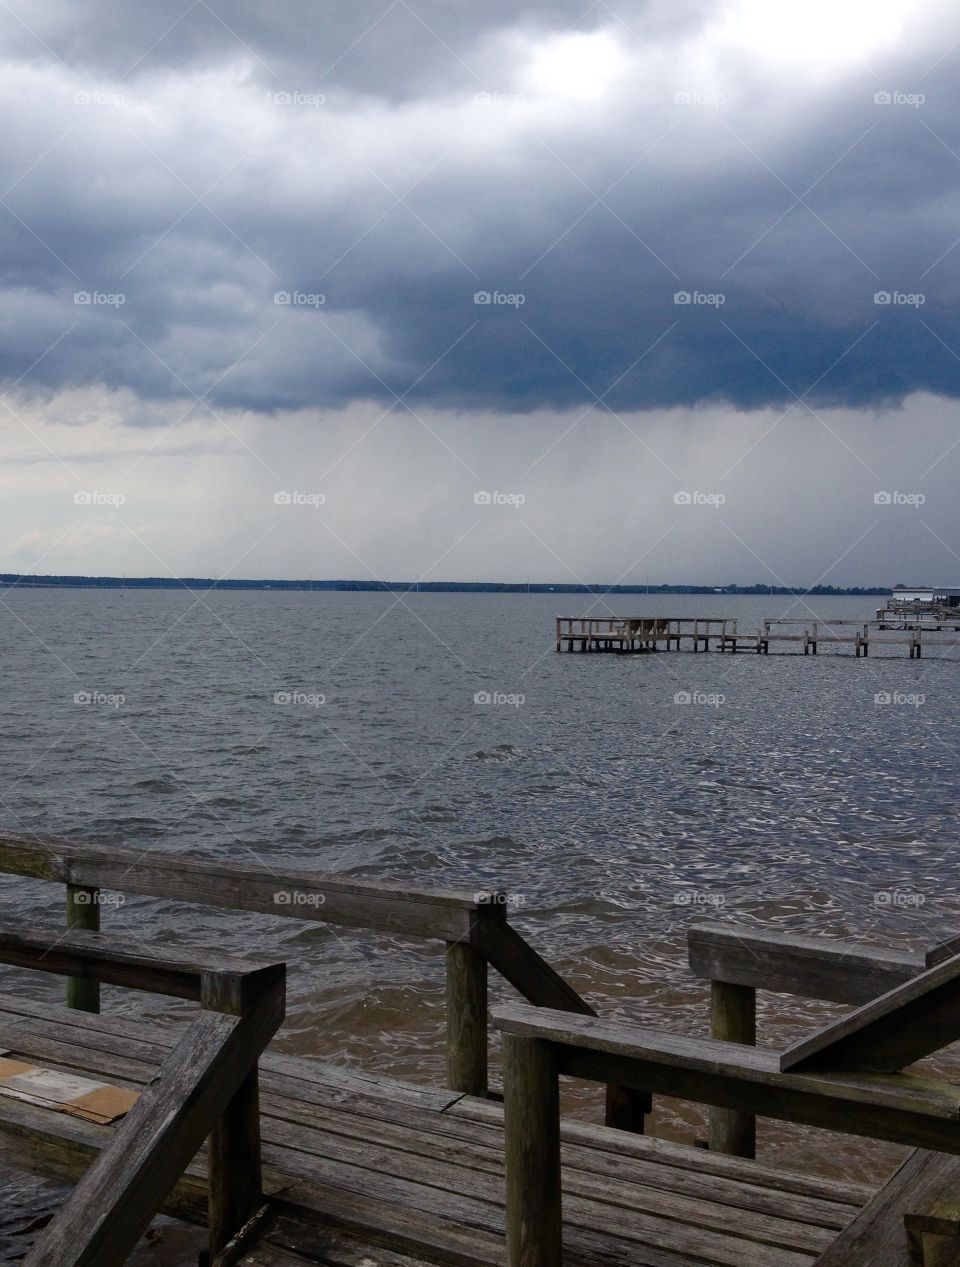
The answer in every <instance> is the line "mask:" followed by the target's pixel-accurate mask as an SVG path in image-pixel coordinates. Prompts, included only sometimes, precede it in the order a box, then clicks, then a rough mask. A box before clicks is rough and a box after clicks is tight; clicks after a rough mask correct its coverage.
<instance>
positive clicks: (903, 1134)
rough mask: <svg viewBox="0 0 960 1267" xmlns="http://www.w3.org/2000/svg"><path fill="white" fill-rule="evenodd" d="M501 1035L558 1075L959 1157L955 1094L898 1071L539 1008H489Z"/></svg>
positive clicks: (959, 1099) (959, 1108)
mask: <svg viewBox="0 0 960 1267" xmlns="http://www.w3.org/2000/svg"><path fill="white" fill-rule="evenodd" d="M493 1017H494V1020H495V1021H496V1023H497V1024H498V1025H499V1026H500V1027H501V1028H502V1029H503V1030H504V1032H505V1033H515V1034H519V1035H522V1036H530V1037H539V1038H542V1039H545V1040H547V1041H548V1042H550V1043H552V1044H554V1047H555V1049H556V1053H557V1061H558V1064H559V1068H560V1072H561V1073H566V1074H570V1075H572V1076H573V1077H578V1078H588V1079H593V1080H595V1081H597V1082H616V1083H618V1084H620V1085H624V1086H630V1085H634V1086H637V1087H640V1088H643V1089H646V1088H648V1087H649V1088H650V1089H651V1090H652V1091H653V1093H654V1094H655V1095H656V1094H662V1095H670V1096H676V1097H677V1098H679V1099H687V1100H693V1101H695V1102H699V1103H703V1104H715V1105H719V1106H721V1107H723V1108H730V1109H738V1110H740V1111H741V1112H753V1113H756V1114H757V1115H758V1116H761V1117H772V1118H777V1119H779V1120H781V1121H788V1122H802V1123H806V1124H807V1125H810V1126H824V1127H827V1128H829V1129H831V1130H837V1131H844V1132H846V1133H847V1134H850V1135H864V1136H868V1137H870V1138H873V1139H885V1140H889V1141H890V1142H892V1143H898V1144H910V1145H912V1146H914V1147H925V1148H930V1147H932V1148H937V1149H940V1150H941V1151H943V1152H950V1153H960V1088H958V1087H955V1086H953V1085H952V1084H951V1083H948V1082H939V1081H935V1080H932V1079H925V1078H914V1077H909V1076H907V1075H904V1074H893V1075H885V1076H880V1075H877V1074H862V1073H813V1072H806V1071H803V1072H800V1071H797V1072H788V1073H784V1072H782V1071H781V1070H780V1068H779V1059H778V1056H777V1053H776V1052H767V1051H762V1050H759V1049H757V1048H753V1047H741V1046H738V1045H736V1044H732V1043H720V1042H717V1041H716V1040H715V1039H707V1038H699V1039H698V1038H689V1037H686V1036H683V1035H676V1034H662V1033H659V1032H657V1031H656V1030H647V1029H642V1028H640V1027H639V1026H633V1025H623V1024H616V1023H613V1022H610V1021H601V1020H598V1019H595V1018H591V1017H579V1016H576V1017H575V1016H569V1015H568V1014H565V1013H561V1012H555V1011H547V1010H546V1009H542V1008H529V1007H524V1006H520V1005H517V1006H513V1007H500V1008H496V1009H494V1011H493Z"/></svg>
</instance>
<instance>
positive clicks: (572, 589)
mask: <svg viewBox="0 0 960 1267" xmlns="http://www.w3.org/2000/svg"><path fill="white" fill-rule="evenodd" d="M0 585H2V586H3V587H5V588H7V589H10V588H16V589H109V590H144V589H153V590H176V589H189V590H211V589H217V590H278V591H281V592H290V591H294V592H299V591H303V592H307V593H312V592H313V591H316V592H317V593H329V592H348V593H349V592H355V593H369V592H374V593H401V594H405V593H421V594H717V595H723V596H724V597H727V598H729V597H737V596H740V595H751V596H756V595H762V594H781V595H787V596H790V595H799V596H802V595H808V594H811V595H817V596H820V597H827V596H830V595H836V596H838V597H843V596H854V597H856V596H860V597H869V596H877V595H879V596H884V595H888V594H889V593H890V592H891V587H890V586H889V585H874V586H833V585H815V586H813V587H812V588H809V589H808V588H804V587H803V586H797V587H791V586H785V585H723V586H717V585H571V584H556V585H551V584H550V583H549V582H530V583H526V582H520V583H511V582H501V581H350V580H345V581H314V580H307V581H281V580H231V579H225V580H216V579H214V578H212V577H195V576H184V577H164V576H133V577H131V576H126V577H124V576H55V575H50V576H33V575H31V574H25V573H17V572H0Z"/></svg>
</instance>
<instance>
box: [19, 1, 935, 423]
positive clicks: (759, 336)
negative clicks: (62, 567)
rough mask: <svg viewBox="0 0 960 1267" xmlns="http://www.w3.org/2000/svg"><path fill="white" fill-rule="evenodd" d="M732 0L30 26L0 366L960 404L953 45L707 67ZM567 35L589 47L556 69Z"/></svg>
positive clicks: (158, 392)
mask: <svg viewBox="0 0 960 1267" xmlns="http://www.w3.org/2000/svg"><path fill="white" fill-rule="evenodd" d="M721 10H722V6H719V5H713V6H704V5H701V6H694V5H688V6H674V7H669V6H666V5H659V6H656V5H650V6H646V7H644V6H636V7H634V8H632V9H629V10H626V9H624V10H621V11H620V12H619V13H618V14H614V13H613V11H612V10H611V9H609V8H607V7H606V6H601V7H599V8H595V9H592V10H590V11H589V13H588V15H587V16H586V17H584V16H583V11H582V10H581V9H579V8H578V7H575V6H572V5H571V6H569V7H564V6H562V5H561V6H554V5H551V6H550V7H549V9H547V8H544V9H543V10H537V9H535V8H533V7H529V8H526V9H521V10H517V9H515V8H514V7H512V6H507V5H501V6H497V5H493V6H483V8H482V9H478V8H476V7H468V6H462V7H461V6H451V5H444V4H439V3H438V4H436V5H432V6H424V5H418V6H416V9H415V10H414V8H412V7H410V6H408V5H406V4H404V3H401V4H396V5H393V6H391V7H386V6H385V7H384V8H378V7H377V6H370V7H365V6H361V7H359V8H350V9H349V10H348V9H347V8H346V6H343V7H342V8H341V11H340V12H339V14H335V15H334V16H333V17H330V16H328V14H327V13H326V11H324V13H323V14H322V15H321V16H319V17H318V14H317V9H316V6H313V5H306V4H302V5H284V6H280V7H279V8H278V9H277V11H274V10H273V9H270V8H267V7H266V6H262V5H254V4H240V5H234V6H231V7H230V9H229V12H227V11H221V10H220V9H218V8H217V7H215V6H209V5H207V4H204V3H198V4H193V5H189V6H188V5H186V4H182V3H181V4H179V5H163V4H160V5H155V6H142V7H137V8H136V9H135V10H131V7H130V6H128V5H121V4H119V3H118V4H102V5H96V6H89V7H87V8H84V9H83V10H78V9H77V8H76V7H75V6H66V5H63V6H60V5H56V4H51V5H47V6H45V7H44V8H43V9H42V10H41V12H40V14H39V16H38V15H37V14H36V13H33V12H31V13H29V14H28V13H27V11H24V14H23V16H24V21H25V22H26V21H29V23H30V27H31V28H32V29H31V30H28V29H27V27H26V26H24V25H18V24H16V23H13V22H12V21H11V22H10V25H9V28H8V31H7V35H8V44H7V49H8V52H7V56H8V59H9V64H8V74H7V76H6V79H5V84H4V88H3V97H4V104H5V117H6V119H7V124H6V126H5V129H4V131H5V136H4V141H3V152H2V160H0V161H2V167H0V177H2V184H3V188H4V191H5V192H4V193H3V202H2V207H0V216H2V219H0V264H2V278H3V286H4V295H3V300H4V306H3V316H2V324H0V334H2V339H0V374H2V375H3V376H4V378H6V379H8V380H16V379H20V378H21V377H22V378H23V380H24V382H23V384H22V386H23V385H33V386H36V387H37V388H48V389H55V388H57V387H60V386H63V385H73V384H83V383H91V382H104V383H106V384H107V385H109V386H127V387H131V388H133V389H134V390H135V391H137V392H138V393H139V394H140V395H141V396H144V397H153V398H163V397H168V396H169V397H181V396H185V395H186V396H187V397H189V396H190V395H191V394H193V395H196V396H201V397H203V398H204V399H205V400H206V401H209V402H210V403H211V404H213V405H224V406H232V407H243V408H253V409H257V410H273V409H280V408H298V407H301V406H307V405H312V404H318V403H319V404H339V403H342V402H344V401H346V400H350V399H355V398H365V397H373V398H376V399H379V400H383V401H385V402H390V401H391V400H393V399H394V396H395V395H400V396H402V395H404V394H405V393H407V392H409V393H410V394H409V397H408V399H409V400H410V402H415V401H423V400H429V401H430V402H431V403H433V404H435V405H444V406H448V407H467V406H471V407H483V408H493V409H501V410H511V411H523V410H526V409H533V408H538V407H542V406H548V405H553V406H568V405H572V404H580V403H582V404H583V405H584V406H586V405H588V404H590V403H591V402H592V401H595V400H596V398H598V397H600V398H603V400H604V402H605V403H606V404H608V405H610V406H611V407H613V408H617V409H625V408H637V407H653V406H660V405H670V404H677V403H683V404H687V403H693V402H697V401H703V400H712V399H715V400H721V399H726V400H729V401H732V402H733V403H734V404H736V405H738V406H747V407H750V406H760V405H764V404H770V403H781V404H788V403H790V402H791V401H793V400H795V397H797V396H800V397H802V396H805V395H806V393H808V392H809V396H807V399H808V401H809V403H811V404H813V405H819V404H824V403H832V404H853V405H861V404H866V403H869V402H878V401H884V400H888V399H898V398H900V397H902V396H903V395H905V394H907V393H909V392H911V391H915V390H919V389H927V390H931V391H935V392H941V393H945V394H948V395H952V396H956V395H958V394H960V338H958V336H957V328H958V322H957V316H958V303H960V271H958V270H960V248H957V249H956V250H954V249H953V248H954V246H955V244H956V242H957V239H958V238H960V214H958V213H960V197H958V193H957V190H958V178H960V157H958V156H960V122H958V120H960V114H958V111H957V108H956V107H957V97H958V95H960V89H958V88H957V87H956V75H955V57H954V56H953V55H947V56H945V57H943V58H942V59H941V60H940V61H939V63H938V64H936V65H934V64H933V63H934V62H935V59H936V58H937V56H938V52H939V51H940V50H942V49H949V46H950V44H951V42H952V40H953V39H955V38H956V35H957V33H958V32H957V31H956V30H954V29H953V26H951V24H950V21H948V20H947V18H946V17H944V16H943V14H942V13H941V12H940V11H939V10H936V9H935V8H933V7H931V6H928V7H927V9H926V10H925V19H924V22H923V24H922V26H921V27H918V28H917V29H916V30H915V31H914V32H913V37H912V43H911V42H907V44H905V46H904V48H903V49H902V50H901V51H900V52H898V54H897V55H896V56H893V55H891V54H890V53H889V52H887V53H884V54H883V55H880V54H878V55H877V56H876V57H874V58H873V59H872V60H871V61H870V63H869V64H868V65H860V64H858V65H856V66H855V68H852V69H851V68H846V69H843V70H837V71H835V72H834V73H833V74H832V75H829V76H824V77H821V78H818V77H816V76H814V77H812V78H811V77H810V76H809V74H808V73H807V70H806V68H804V67H803V66H802V65H798V64H796V63H790V62H789V61H785V62H784V64H783V66H782V68H780V69H778V70H775V71H771V70H770V68H769V67H765V66H764V65H762V64H759V65H758V64H757V63H754V62H750V61H749V59H747V58H746V57H737V56H734V55H733V54H729V55H728V56H727V57H726V60H725V61H723V62H722V64H721V65H720V67H719V71H718V70H717V69H716V68H714V70H713V71H707V70H704V69H703V64H702V59H701V61H699V62H698V61H697V59H696V57H694V56H692V54H691V52H690V50H691V49H693V50H694V51H696V48H697V40H698V38H699V36H698V34H697V32H698V29H699V28H698V24H699V23H703V22H704V21H705V20H706V19H707V18H708V17H710V18H713V19H716V17H717V15H718V13H720V12H721ZM181 14H182V15H183V16H182V17H181V16H180V15H181ZM370 28H372V29H370ZM571 30H572V31H574V32H577V33H580V34H582V35H585V36H587V37H590V38H594V39H596V40H598V41H600V42H599V43H598V44H597V45H595V46H594V45H591V44H589V43H587V44H584V45H578V44H575V43H574V44H573V45H571V46H570V50H571V51H570V52H569V55H568V56H567V60H566V61H564V60H563V58H562V57H560V59H559V60H557V56H556V53H557V48H558V47H559V46H558V44H557V41H562V40H564V39H569V33H570V31H571ZM704 30H705V31H706V28H704ZM703 38H704V40H708V38H709V35H708V33H707V34H704V37H703ZM604 41H606V42H604ZM544 49H546V50H547V54H548V56H553V58H554V60H553V62H552V63H551V64H550V66H548V71H549V72H550V73H549V74H548V75H547V78H546V81H544V77H543V74H542V73H541V72H542V69H543V68H542V66H541V67H540V70H538V69H537V67H538V63H537V58H538V56H540V55H541V53H542V50H544ZM551 50H552V52H551ZM561 52H562V48H561ZM597 56H599V57H600V58H601V63H602V61H603V58H606V59H607V61H608V62H610V66H609V67H608V70H607V72H604V74H606V79H608V80H609V84H607V83H606V82H604V83H601V84H599V87H597V85H595V84H593V83H592V78H597V76H598V75H599V77H600V79H604V74H601V73H600V72H599V71H597V70H596V68H595V67H591V59H592V58H596V57H597ZM618 59H619V62H618ZM531 64H532V65H533V70H531ZM697 67H699V69H697ZM600 71H603V65H601V67H600ZM538 75H539V76H540V77H539V78H538ZM594 88H596V91H594ZM568 90H569V91H568ZM883 92H889V93H891V94H897V93H899V94H901V95H907V96H909V95H910V94H914V95H916V94H917V93H921V95H922V96H923V97H924V98H925V100H924V101H923V102H922V103H913V104H911V103H910V102H908V101H901V100H899V98H897V99H895V100H893V101H891V102H884V101H882V100H881V101H880V102H875V100H874V97H875V94H877V93H883ZM678 94H679V99H678ZM321 96H322V97H323V100H322V101H321V100H320V97H321ZM718 97H722V98H723V100H722V102H720V101H718V100H717V98H718ZM807 191H809V192H807ZM798 196H801V197H802V200H801V201H798V200H797V199H798ZM478 292H479V293H481V294H490V295H493V296H496V297H499V298H500V299H501V300H503V302H496V301H494V302H491V303H476V302H475V294H477V293H478ZM878 292H880V293H881V294H889V295H890V296H892V299H891V302H890V303H887V304H884V303H877V302H875V295H876V294H877V293H878ZM677 293H681V294H689V295H690V296H691V301H690V302H689V303H682V302H681V303H678V302H676V301H675V295H677ZM288 296H289V298H290V302H283V300H284V299H285V297H288ZM320 297H322V298H320ZM504 297H506V298H505V299H504ZM911 297H913V298H911Z"/></svg>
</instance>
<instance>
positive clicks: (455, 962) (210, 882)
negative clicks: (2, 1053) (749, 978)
mask: <svg viewBox="0 0 960 1267" xmlns="http://www.w3.org/2000/svg"><path fill="white" fill-rule="evenodd" d="M3 872H7V873H9V874H12V875H19V876H24V877H29V878H32V879H37V880H47V881H51V882H54V883H57V884H63V885H65V886H66V907H67V924H68V927H70V928H82V929H85V930H88V931H96V930H99V928H100V912H101V908H102V902H101V900H100V895H101V891H102V890H109V891H113V892H118V893H132V894H139V895H141V896H146V897H156V898H168V899H174V900H177V901H181V902H187V903H190V902H195V903H199V904H201V905H207V906H215V907H219V908H221V909H229V910H242V911H251V912H259V913H266V914H270V915H276V916H280V917H284V918H293V919H300V920H307V921H311V922H320V923H328V924H336V925H341V926H344V927H348V928H354V929H363V930H368V931H373V932H379V933H389V934H395V935H397V936H403V937H411V938H415V939H420V938H424V939H427V940H431V941H437V942H441V943H443V945H444V947H445V958H446V1024H447V1032H446V1060H447V1082H448V1085H449V1087H450V1089H451V1090H452V1091H459V1092H463V1093H464V1094H467V1095H478V1096H485V1095H487V1094H488V1092H489V1081H488V1050H489V1038H490V1036H489V1017H488V1007H487V986H488V969H489V968H493V969H495V970H496V971H497V972H498V973H499V974H500V975H501V976H502V977H503V978H504V979H505V980H506V981H508V982H509V984H510V985H512V986H513V987H514V988H515V989H516V990H517V991H518V992H519V993H520V994H521V995H522V996H523V998H524V999H526V1000H527V1002H529V1003H533V1004H534V1005H536V1006H538V1007H548V1008H552V1009H557V1010H560V1011H565V1012H574V1013H578V1014H580V1015H583V1016H594V1015H596V1013H595V1011H594V1009H593V1008H592V1007H591V1005H590V1004H589V1003H588V1002H587V1001H586V1000H585V999H584V998H582V997H581V996H580V994H578V993H577V991H576V990H575V989H574V988H573V986H571V985H570V984H569V983H568V982H567V981H565V980H564V979H563V977H562V976H560V974H559V973H558V972H556V971H555V970H554V969H553V968H552V967H551V966H550V965H549V964H548V963H547V962H546V961H545V960H544V959H543V958H542V957H541V956H540V955H539V954H538V953H537V952H536V950H535V949H534V948H533V947H532V946H531V945H530V943H529V942H527V941H526V940H525V939H524V938H523V937H522V936H521V934H520V933H519V932H517V930H516V929H515V928H513V927H512V926H511V924H510V923H509V920H508V918H507V907H508V902H509V895H508V894H507V893H505V892H502V891H498V890H484V891H481V892H476V893H461V892H456V891H448V890H439V889H433V890H429V889H419V888H412V887H410V886H408V885H404V884H399V883H370V882H367V881H361V880H351V879H335V878H333V877H330V876H326V875H318V874H316V873H311V872H304V871H291V872H283V871H280V870H274V869H273V868H271V869H267V868H265V867H262V868H258V867H243V866H234V865H223V864H218V863H214V862H206V861H202V860H200V859H195V858H187V857H183V856H182V855H179V854H172V853H165V852H161V851H159V850H156V849H149V850H147V851H145V852H143V851H140V852H136V853H134V852H132V851H126V850H122V849H116V848H107V847H104V846H97V845H85V844H74V843H72V842H67V841H63V840H50V839H39V838H33V837H25V836H16V835H9V834H7V835H0V873H3ZM67 1001H68V1004H69V1005H70V1006H73V1007H78V1008H82V1009H84V1010H86V1011H98V1010H99V984H98V981H97V980H95V979H92V978H90V977H89V976H85V977H81V978H79V979H74V980H72V981H70V982H68V994H67ZM649 1108H650V1097H649V1096H648V1095H645V1094H643V1093H642V1092H637V1091H634V1090H629V1091H627V1090H622V1089H621V1088H619V1087H617V1086H615V1085H610V1086H608V1088H607V1098H606V1113H605V1118H606V1122H607V1124H608V1125H611V1126H617V1127H621V1128H622V1129H625V1130H632V1131H636V1132H642V1131H643V1127H644V1115H645V1113H647V1112H649Z"/></svg>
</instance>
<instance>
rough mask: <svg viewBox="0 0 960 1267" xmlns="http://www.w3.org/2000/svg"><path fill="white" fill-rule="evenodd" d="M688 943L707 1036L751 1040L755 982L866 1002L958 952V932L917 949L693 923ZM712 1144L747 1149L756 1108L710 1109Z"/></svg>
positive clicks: (749, 1152) (751, 1147)
mask: <svg viewBox="0 0 960 1267" xmlns="http://www.w3.org/2000/svg"><path fill="white" fill-rule="evenodd" d="M687 948H688V953H689V961H690V967H691V969H692V971H693V972H694V973H695V974H696V975H697V976H698V977H701V978H703V979H705V980H708V981H709V982H710V993H711V1012H712V1028H711V1033H712V1036H713V1037H714V1038H717V1039H722V1040H724V1041H726V1042H732V1043H743V1044H746V1045H748V1046H754V1045H755V1044H756V1021H755V1016H756V994H757V990H771V991H773V992H775V993H782V994H795V995H798V996H799V997H800V998H807V999H823V1000H826V1001H829V1002H833V1003H854V1004H859V1003H866V1002H868V1001H869V1000H870V999H874V998H876V997H877V996H878V995H881V994H885V993H886V992H887V991H888V990H892V989H893V988H894V987H895V986H898V985H902V984H903V983H904V982H905V981H909V980H910V979H911V978H912V977H915V976H917V975H918V974H919V973H921V972H923V971H924V969H925V968H930V967H932V966H934V964H936V963H939V962H941V961H942V960H944V959H947V958H949V957H950V956H951V955H953V954H957V953H960V938H956V939H954V940H953V941H949V942H942V943H940V944H939V945H937V946H934V947H933V948H932V949H931V950H929V951H928V952H927V953H926V954H925V955H923V954H911V953H908V952H905V951H898V950H883V949H877V948H870V947H866V946H864V945H863V944H862V943H861V942H850V941H827V940H825V939H823V938H822V937H801V936H786V935H782V934H779V933H778V934H776V935H775V936H771V935H769V934H764V933H758V932H756V931H755V930H754V929H751V928H745V927H740V926H737V925H730V924H702V925H701V924H695V925H693V926H692V927H691V928H690V930H689V932H688V933H687ZM710 1147H711V1149H715V1150H717V1151H718V1152H724V1153H734V1154H736V1155H738V1156H740V1157H753V1156H754V1153H755V1147H756V1117H755V1115H754V1114H753V1113H749V1112H744V1111H743V1110H738V1109H731V1108H714V1109H711V1112H710Z"/></svg>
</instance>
